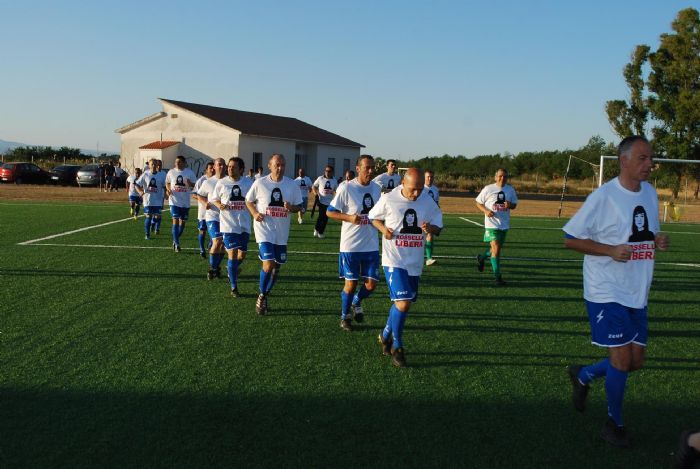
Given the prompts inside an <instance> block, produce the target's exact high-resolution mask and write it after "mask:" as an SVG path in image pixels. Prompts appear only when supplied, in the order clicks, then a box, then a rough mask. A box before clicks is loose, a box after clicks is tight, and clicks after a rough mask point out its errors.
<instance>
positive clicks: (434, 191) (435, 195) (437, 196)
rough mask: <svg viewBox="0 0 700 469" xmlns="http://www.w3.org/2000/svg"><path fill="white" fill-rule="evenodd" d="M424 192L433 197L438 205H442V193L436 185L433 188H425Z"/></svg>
mask: <svg viewBox="0 0 700 469" xmlns="http://www.w3.org/2000/svg"><path fill="white" fill-rule="evenodd" d="M424 190H425V192H427V193H428V195H429V196H430V197H432V199H433V200H434V201H435V203H436V204H438V205H440V191H439V190H438V188H437V186H436V185H435V184H433V185H432V186H425V189H424Z"/></svg>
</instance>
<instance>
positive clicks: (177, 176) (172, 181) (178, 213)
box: [165, 155, 196, 252]
mask: <svg viewBox="0 0 700 469" xmlns="http://www.w3.org/2000/svg"><path fill="white" fill-rule="evenodd" d="M186 166H187V162H186V161H185V157H184V156H182V155H180V156H178V157H176V158H175V167H174V168H173V169H171V170H170V171H168V174H167V175H166V176H165V188H166V191H167V193H168V203H169V204H170V215H172V218H173V228H172V235H173V249H174V250H175V252H180V251H181V248H180V236H182V232H183V231H185V223H186V222H187V220H188V219H189V213H190V201H191V199H192V196H191V190H192V188H193V187H194V183H195V180H196V177H195V175H194V173H193V172H192V170H191V169H190V168H187V167H186Z"/></svg>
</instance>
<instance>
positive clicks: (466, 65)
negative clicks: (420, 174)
mask: <svg viewBox="0 0 700 469" xmlns="http://www.w3.org/2000/svg"><path fill="white" fill-rule="evenodd" d="M687 7H693V8H696V9H700V0H697V1H688V0H686V1H682V2H679V1H675V0H663V1H661V0H635V1H613V0H607V1H602V0H590V1H588V2H568V1H555V0H551V1H538V0H531V1H522V0H520V1H514V0H513V1H505V0H503V1H498V0H494V1H490V2H486V1H481V2H475V1H468V0H463V1H456V0H455V1H443V0H431V1H427V0H426V1H414V0H402V1H399V0H387V1H383V0H374V1H365V0H354V1H328V0H325V1H303V0H300V1H296V2H294V1H268V0H256V1H254V2H251V1H236V0H234V1H207V0H200V1H199V2H192V1H177V0H171V1H167V2H166V1H146V2H143V1H139V2H136V1H131V0H121V1H119V2H86V1H70V0H64V1H61V2H56V1H52V2H49V1H31V0H28V1H23V2H17V1H8V0H0V12H1V16H0V17H2V21H1V22H0V24H1V26H0V60H1V61H2V62H1V63H2V66H1V67H0V139H2V140H9V141H17V142H23V143H28V144H35V145H51V146H54V147H60V146H69V147H78V148H83V149H91V150H94V149H96V148H99V149H100V150H102V151H107V152H109V151H117V152H118V151H119V146H120V140H119V134H117V133H115V132H114V130H115V129H117V128H119V127H122V126H124V125H127V124H129V123H132V122H134V121H137V120H139V119H141V118H143V117H146V116H148V115H150V114H153V113H155V112H159V111H160V110H161V106H160V102H159V101H158V98H166V99H174V100H179V101H186V102H192V103H199V104H208V105H213V106H220V107H226V108H232V109H239V110H244V111H253V112H261V113H266V114H275V115H280V116H288V117H295V118H297V119H300V120H303V121H305V122H308V123H310V124H313V125H316V126H318V127H321V128H323V129H326V130H328V131H331V132H334V133H337V134H339V135H342V136H343V137H346V138H349V139H351V140H353V141H356V142H360V143H362V144H363V145H365V147H366V148H365V149H364V152H366V153H371V154H373V155H375V156H381V157H384V158H388V157H394V158H399V159H402V160H408V159H411V158H421V157H424V156H432V155H443V154H450V155H460V154H461V155H465V156H476V155H482V154H494V153H505V152H509V153H513V154H517V153H519V152H522V151H540V150H555V149H556V150H563V149H566V148H572V149H575V148H579V147H581V146H583V145H585V144H586V143H587V142H588V140H589V138H590V137H592V136H594V135H600V136H601V137H603V138H604V139H605V140H606V141H608V142H615V141H617V137H616V136H615V135H614V134H613V132H612V130H611V128H610V125H609V124H608V122H607V118H606V116H605V111H604V106H605V102H606V101H607V100H610V99H626V98H628V95H629V93H628V90H627V87H626V85H625V83H624V80H623V77H622V68H623V66H624V65H625V64H626V63H627V62H628V61H629V58H630V54H631V53H632V51H633V50H634V48H635V46H636V45H638V44H648V45H650V46H651V47H652V48H656V47H657V46H658V40H659V35H660V34H662V33H667V32H670V31H671V22H672V21H673V19H674V18H675V16H676V14H677V13H678V11H679V10H681V9H683V8H687Z"/></svg>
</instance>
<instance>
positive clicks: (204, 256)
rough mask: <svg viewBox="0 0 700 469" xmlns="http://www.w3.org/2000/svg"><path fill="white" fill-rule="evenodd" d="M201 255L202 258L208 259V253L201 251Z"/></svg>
mask: <svg viewBox="0 0 700 469" xmlns="http://www.w3.org/2000/svg"><path fill="white" fill-rule="evenodd" d="M199 257H201V258H202V259H206V258H207V255H206V253H205V252H204V251H199Z"/></svg>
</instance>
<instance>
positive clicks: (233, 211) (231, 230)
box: [212, 157, 253, 298]
mask: <svg viewBox="0 0 700 469" xmlns="http://www.w3.org/2000/svg"><path fill="white" fill-rule="evenodd" d="M244 170H245V163H244V162H243V160H242V159H241V158H238V157H234V158H231V159H229V160H228V165H227V176H226V177H224V178H223V179H220V180H219V182H217V183H216V187H214V196H213V197H212V203H213V204H214V205H216V206H217V207H218V208H219V210H220V211H221V212H220V214H219V224H220V227H221V233H222V235H223V241H224V247H225V248H226V252H227V254H228V263H227V264H226V267H227V269H228V279H229V281H230V283H231V296H233V297H234V298H238V296H239V293H238V267H239V266H240V265H241V263H242V262H243V259H245V255H246V252H247V251H248V240H249V239H250V213H249V212H248V208H247V207H246V204H245V196H246V194H248V191H249V190H250V187H251V186H252V185H253V181H251V180H250V179H248V178H247V177H245V176H243V172H244Z"/></svg>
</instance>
